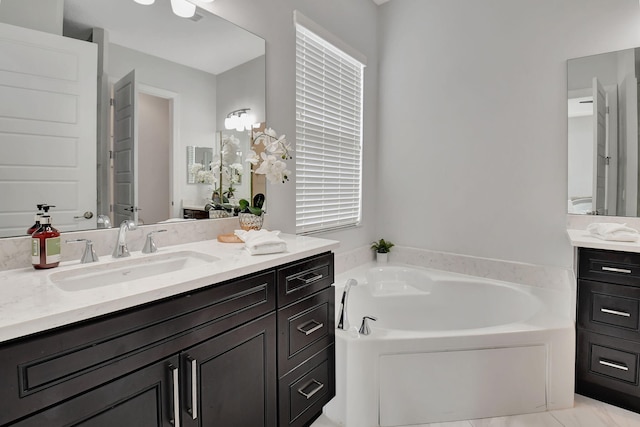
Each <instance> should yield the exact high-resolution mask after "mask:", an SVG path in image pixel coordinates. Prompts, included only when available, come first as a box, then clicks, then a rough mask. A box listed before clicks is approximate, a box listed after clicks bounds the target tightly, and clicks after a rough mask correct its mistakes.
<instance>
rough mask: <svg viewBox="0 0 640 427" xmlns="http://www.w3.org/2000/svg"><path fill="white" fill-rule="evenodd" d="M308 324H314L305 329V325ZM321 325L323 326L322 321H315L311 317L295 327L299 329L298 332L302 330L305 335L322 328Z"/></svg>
mask: <svg viewBox="0 0 640 427" xmlns="http://www.w3.org/2000/svg"><path fill="white" fill-rule="evenodd" d="M310 325H315V326H313V327H312V328H310V329H305V328H306V327H307V326H310ZM323 326H324V323H320V322H316V321H315V320H313V319H311V320H309V321H308V322H306V323H303V324H302V325H300V326H298V327H297V328H296V329H297V330H299V331H300V332H302V333H303V334H305V335H311V334H312V333H314V332H315V331H317V330H318V329H322V327H323Z"/></svg>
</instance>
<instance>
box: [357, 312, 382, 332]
mask: <svg viewBox="0 0 640 427" xmlns="http://www.w3.org/2000/svg"><path fill="white" fill-rule="evenodd" d="M368 320H373V321H374V322H375V321H376V320H378V318H377V317H373V316H364V317H363V318H362V325H360V330H359V331H358V333H359V334H360V335H370V334H371V327H370V326H369V322H368Z"/></svg>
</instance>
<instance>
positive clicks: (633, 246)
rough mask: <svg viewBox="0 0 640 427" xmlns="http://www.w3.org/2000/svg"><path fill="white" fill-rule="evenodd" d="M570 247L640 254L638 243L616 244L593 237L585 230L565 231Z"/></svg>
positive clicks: (639, 243) (639, 244)
mask: <svg viewBox="0 0 640 427" xmlns="http://www.w3.org/2000/svg"><path fill="white" fill-rule="evenodd" d="M567 234H568V235H569V240H570V241H571V246H573V247H580V248H591V249H607V250H612V251H622V252H640V242H616V241H611V240H602V239H598V238H597V237H593V236H592V235H591V234H590V233H589V232H588V231H587V230H574V229H567Z"/></svg>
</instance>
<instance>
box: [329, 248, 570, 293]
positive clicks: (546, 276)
mask: <svg viewBox="0 0 640 427" xmlns="http://www.w3.org/2000/svg"><path fill="white" fill-rule="evenodd" d="M337 255H338V256H336V274H340V273H343V272H345V271H348V270H351V269H353V268H356V267H358V266H359V265H361V264H363V263H368V262H373V261H374V260H375V253H374V252H373V251H372V250H371V249H370V248H369V247H368V246H367V247H362V248H357V249H354V250H351V251H347V252H338V253H337ZM389 262H391V263H399V264H407V265H415V266H419V267H427V268H433V269H436V270H444V271H449V272H452V273H460V274H466V275H468V276H477V277H484V278H487V279H494V280H500V281H504V282H511V283H518V284H521V285H527V286H538V287H543V288H548V289H555V290H561V291H570V290H572V289H574V288H575V286H574V283H575V277H574V274H573V270H572V269H571V268H561V267H551V266H541V265H534V264H525V263H520V262H513V261H503V260H497V259H490V258H479V257H474V256H469V255H458V254H452V253H447V252H437V251H430V250H427V249H419V248H409V247H405V246H394V247H393V249H392V250H391V252H390V253H389Z"/></svg>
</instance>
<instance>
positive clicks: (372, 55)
mask: <svg viewBox="0 0 640 427" xmlns="http://www.w3.org/2000/svg"><path fill="white" fill-rule="evenodd" d="M202 6H203V8H206V9H208V10H211V11H213V12H214V13H215V14H217V15H219V16H221V17H222V18H225V19H228V20H230V21H231V22H233V23H235V24H238V25H240V26H242V27H244V28H246V29H247V30H249V31H251V32H253V33H255V34H256V35H258V36H260V37H262V38H264V39H265V40H266V52H267V58H266V73H267V120H268V125H269V126H270V127H273V128H274V129H275V130H276V131H278V132H279V133H281V134H282V133H284V134H286V135H287V139H289V140H291V141H292V142H295V138H294V136H295V31H294V26H293V10H294V9H298V10H299V11H300V12H302V14H304V15H305V16H307V17H308V18H310V19H312V20H313V21H315V22H316V23H318V24H320V25H321V26H323V27H324V28H326V29H327V30H329V31H330V32H332V33H333V34H335V35H336V36H337V37H338V38H339V39H341V40H342V41H344V42H345V43H347V44H348V45H350V46H351V47H353V48H354V49H356V50H358V51H359V52H361V53H362V54H364V55H365V56H366V57H367V63H368V66H367V68H366V69H365V77H364V79H365V82H364V84H365V88H364V146H365V148H364V175H363V181H364V188H363V196H364V209H363V211H364V214H363V221H362V226H361V227H359V228H354V229H349V230H347V231H342V232H338V233H325V234H321V235H319V237H326V238H333V239H338V240H340V241H341V248H340V250H341V251H344V250H348V249H352V248H356V247H360V246H362V245H365V244H367V243H369V242H370V241H371V240H373V238H374V237H375V235H376V232H375V220H376V216H377V212H378V211H379V210H384V209H383V208H380V207H379V206H378V204H377V203H376V199H377V193H378V189H377V188H376V184H377V182H376V174H377V171H376V167H377V161H376V158H377V146H376V144H377V142H376V141H377V120H378V115H377V105H378V99H377V88H378V70H377V68H378V67H377V62H378V58H377V42H376V40H377V6H376V5H375V4H374V3H373V2H372V1H371V0H348V1H344V0H270V1H265V0H216V1H215V2H213V3H203V4H202ZM293 156H294V158H295V152H294V153H293ZM291 166H293V165H291ZM291 169H293V167H291ZM267 203H268V204H269V215H268V217H269V218H268V221H269V222H268V223H267V226H268V227H269V228H271V229H279V230H283V231H286V232H295V177H293V178H292V180H291V182H288V183H286V184H281V185H269V184H268V188H267Z"/></svg>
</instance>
